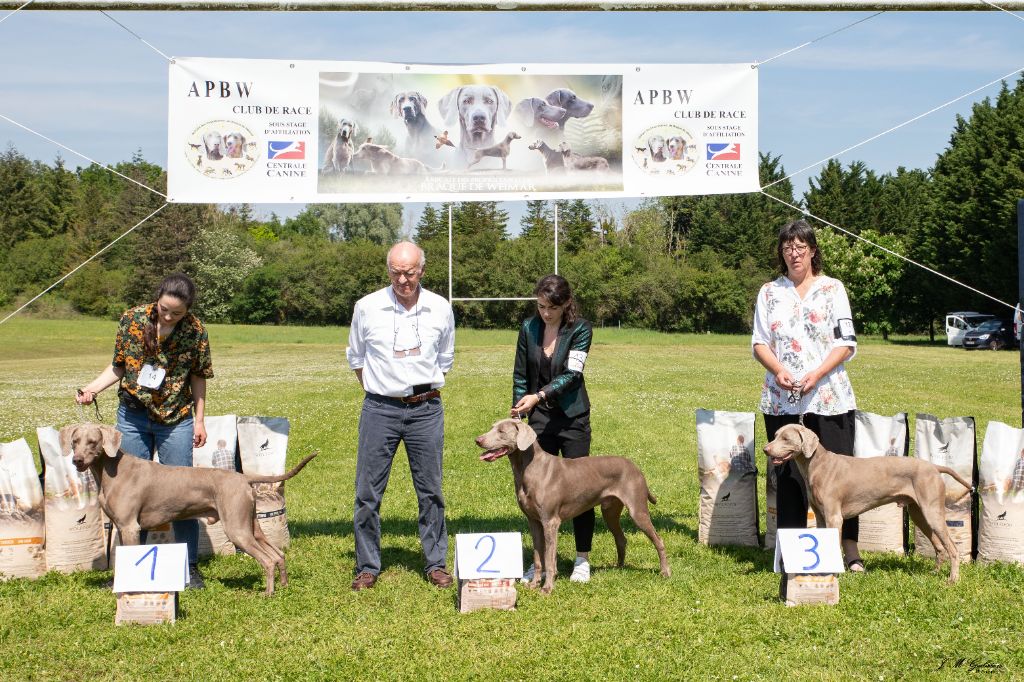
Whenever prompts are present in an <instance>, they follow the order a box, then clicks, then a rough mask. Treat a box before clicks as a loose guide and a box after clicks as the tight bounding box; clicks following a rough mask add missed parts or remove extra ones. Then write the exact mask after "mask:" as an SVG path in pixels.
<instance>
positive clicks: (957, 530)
mask: <svg viewBox="0 0 1024 682" xmlns="http://www.w3.org/2000/svg"><path fill="white" fill-rule="evenodd" d="M914 455H915V456H916V457H918V458H919V459H923V460H925V461H927V462H931V463H932V464H936V465H939V466H946V467H949V468H950V469H953V470H954V471H956V472H957V473H958V474H960V475H961V476H962V477H963V478H964V479H965V480H967V481H971V482H976V481H977V480H978V475H977V474H978V470H977V464H976V455H977V444H976V442H975V439H974V417H949V418H947V419H938V418H936V417H933V416H932V415H930V414H919V415H917V425H916V428H915V430H914ZM942 480H943V481H944V482H945V483H946V526H947V527H948V528H949V534H950V536H951V537H952V538H953V542H955V543H956V546H957V549H958V550H959V551H960V560H961V561H970V560H971V555H972V551H973V543H974V537H975V535H974V528H973V520H974V518H975V514H973V513H972V512H974V511H975V510H974V504H975V503H974V496H973V495H965V496H964V497H962V498H961V497H960V494H961V493H963V492H964V488H963V486H962V485H960V484H959V483H958V482H957V481H956V480H954V479H953V478H951V477H950V476H948V475H946V474H943V475H942ZM957 498H959V500H958V499H957ZM914 551H915V552H917V553H918V554H920V555H921V556H926V557H934V556H935V548H934V547H932V543H931V541H930V540H928V538H926V537H925V536H924V534H923V533H921V531H920V530H918V529H916V528H915V529H914Z"/></svg>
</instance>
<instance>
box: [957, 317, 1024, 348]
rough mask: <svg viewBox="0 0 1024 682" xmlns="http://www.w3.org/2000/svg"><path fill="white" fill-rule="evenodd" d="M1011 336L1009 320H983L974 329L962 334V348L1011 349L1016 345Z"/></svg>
mask: <svg viewBox="0 0 1024 682" xmlns="http://www.w3.org/2000/svg"><path fill="white" fill-rule="evenodd" d="M1016 341H1017V340H1016V339H1015V338H1014V336H1013V323H1012V322H1011V321H1010V320H985V321H984V322H982V323H981V324H980V325H978V326H977V327H975V328H974V329H972V330H970V331H968V332H967V333H966V334H964V340H963V344H964V348H966V349H967V350H971V349H973V348H989V349H991V350H999V349H1001V348H1013V347H1014V346H1015V345H1016Z"/></svg>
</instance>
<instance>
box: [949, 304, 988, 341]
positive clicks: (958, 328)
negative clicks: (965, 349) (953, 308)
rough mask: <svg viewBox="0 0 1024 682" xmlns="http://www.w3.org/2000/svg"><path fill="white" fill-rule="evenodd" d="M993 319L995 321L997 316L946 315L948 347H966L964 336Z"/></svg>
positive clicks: (963, 313) (978, 314)
mask: <svg viewBox="0 0 1024 682" xmlns="http://www.w3.org/2000/svg"><path fill="white" fill-rule="evenodd" d="M993 319H995V315H988V314H986V313H972V312H959V313H946V345H948V346H962V345H964V335H965V334H966V333H967V332H969V331H970V330H972V329H974V328H976V327H977V326H978V325H979V324H981V323H982V322H984V321H985V320H993Z"/></svg>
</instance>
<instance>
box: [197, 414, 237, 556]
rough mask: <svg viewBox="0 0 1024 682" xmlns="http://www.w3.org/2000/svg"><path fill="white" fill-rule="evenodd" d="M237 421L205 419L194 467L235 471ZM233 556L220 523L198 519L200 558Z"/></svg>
mask: <svg viewBox="0 0 1024 682" xmlns="http://www.w3.org/2000/svg"><path fill="white" fill-rule="evenodd" d="M235 420H236V417H235V415H233V414H228V415H224V416H221V417H207V418H206V420H205V423H206V444H205V445H204V446H203V447H201V448H195V449H194V450H192V466H195V467H206V468H215V469H227V470H228V471H236V457H235V453H236V452H237V449H238V448H237V446H238V430H237V428H236V426H235ZM234 553H235V546H234V545H233V544H231V540H228V536H227V535H225V534H224V526H223V524H222V523H221V522H220V521H217V522H215V523H210V522H209V520H207V519H205V518H202V519H199V556H201V557H204V556H211V555H213V554H234Z"/></svg>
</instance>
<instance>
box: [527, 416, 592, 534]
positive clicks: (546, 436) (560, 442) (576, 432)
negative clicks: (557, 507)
mask: <svg viewBox="0 0 1024 682" xmlns="http://www.w3.org/2000/svg"><path fill="white" fill-rule="evenodd" d="M530 426H531V427H532V428H533V430H534V431H536V432H537V442H538V443H540V446H541V447H542V448H544V451H545V452H548V453H551V454H552V455H558V454H559V453H561V455H562V457H565V458H566V459H575V458H576V457H587V456H588V455H590V413H589V412H587V413H586V414H582V415H580V416H579V417H567V416H565V413H563V412H562V411H561V410H560V409H558V408H554V409H550V408H548V409H545V408H541V407H538V408H536V409H534V411H533V412H531V413H530ZM596 518H597V517H596V515H595V514H594V509H593V508H591V509H588V510H587V511H585V512H583V513H582V514H580V515H579V516H577V517H575V518H573V520H572V534H573V537H574V538H575V540H576V551H577V552H589V551H590V548H591V546H592V545H593V542H594V521H595V519H596Z"/></svg>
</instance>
